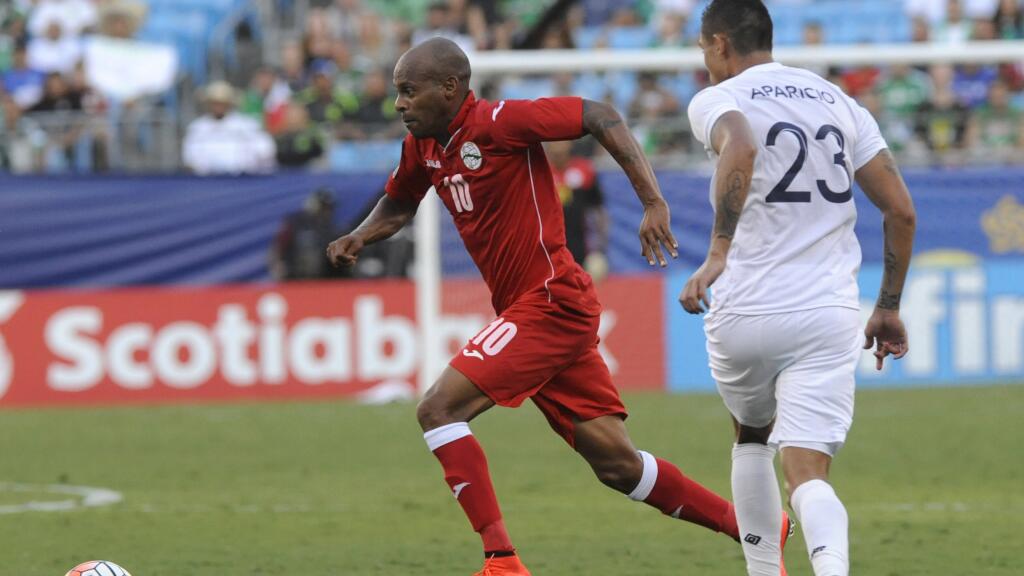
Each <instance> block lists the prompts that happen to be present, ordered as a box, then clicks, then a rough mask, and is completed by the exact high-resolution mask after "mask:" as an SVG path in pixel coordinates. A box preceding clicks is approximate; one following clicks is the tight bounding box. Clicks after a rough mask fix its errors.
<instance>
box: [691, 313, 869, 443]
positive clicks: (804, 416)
mask: <svg viewBox="0 0 1024 576" xmlns="http://www.w3.org/2000/svg"><path fill="white" fill-rule="evenodd" d="M704 333H705V334H706V335H707V348H708V358H709V359H710V364H711V374H712V376H714V378H715V381H716V383H717V384H718V392H719V394H721V395H722V399H723V400H724V401H725V405H726V407H727V408H728V409H729V412H731V413H732V415H733V417H735V418H736V420H737V421H739V423H740V424H743V425H745V426H750V427H753V428H763V427H765V426H768V425H769V424H771V422H772V420H773V419H774V420H775V428H774V429H773V431H772V435H771V438H770V440H769V444H771V445H773V446H779V445H782V446H783V447H785V446H786V445H787V444H789V445H793V446H801V445H804V446H806V445H812V446H820V445H827V446H828V447H829V450H820V451H823V452H827V453H829V455H835V451H837V450H838V449H839V447H840V446H842V444H843V442H845V441H846V433H847V432H848V431H849V430H850V424H851V423H852V422H853V392H854V371H855V370H856V367H857V360H858V358H859V357H860V352H861V348H860V343H861V337H860V312H859V311H857V310H853V309H851V308H839V307H827V308H815V309H812V310H801V311H798V312H787V313H782V314H768V315H763V316H740V315H736V314H716V315H713V316H711V317H709V318H707V319H706V320H705V323H704Z"/></svg>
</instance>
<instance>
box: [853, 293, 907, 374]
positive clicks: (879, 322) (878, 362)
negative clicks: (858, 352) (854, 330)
mask: <svg viewBox="0 0 1024 576" xmlns="http://www.w3.org/2000/svg"><path fill="white" fill-rule="evenodd" d="M871 348H874V349H875V352H874V354H875V369H876V370H881V369H882V364H883V362H884V360H885V357H886V356H888V355H889V354H892V357H893V358H894V359H896V360H899V359H900V358H903V357H904V356H906V355H907V351H909V350H910V345H909V344H908V343H907V329H906V328H905V327H904V326H903V320H900V313H899V310H886V309H883V308H875V311H874V313H873V314H871V318H870V319H869V320H868V324H867V326H865V327H864V349H865V350H870V349H871Z"/></svg>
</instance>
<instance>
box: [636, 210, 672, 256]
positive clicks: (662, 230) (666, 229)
mask: <svg viewBox="0 0 1024 576" xmlns="http://www.w3.org/2000/svg"><path fill="white" fill-rule="evenodd" d="M670 220H671V217H670V216H669V210H668V204H666V203H665V201H664V200H660V199H659V201H658V202H655V203H653V204H649V205H648V206H647V207H646V208H645V209H644V219H643V220H642V221H641V222H640V247H641V248H642V251H641V255H643V257H644V258H646V259H647V263H648V264H650V265H651V266H654V262H655V260H657V262H658V264H660V265H661V267H662V268H664V267H665V266H667V265H668V263H667V262H666V261H665V254H664V253H663V252H662V251H661V247H662V246H664V247H665V250H666V251H667V252H668V253H669V254H670V255H671V256H672V257H673V258H677V257H678V256H679V251H678V248H679V243H678V242H676V239H675V237H674V236H673V235H672V228H671V226H670V225H669V222H670Z"/></svg>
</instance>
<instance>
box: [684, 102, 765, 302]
mask: <svg viewBox="0 0 1024 576" xmlns="http://www.w3.org/2000/svg"><path fill="white" fill-rule="evenodd" d="M709 144H710V148H711V149H712V150H714V151H715V153H716V154H718V166H717V167H716V168H715V178H714V192H715V197H714V202H715V222H714V225H713V227H712V229H711V244H710V245H709V246H708V254H707V256H706V257H705V258H704V263H703V264H701V266H700V268H698V269H697V271H696V272H694V273H693V276H691V277H690V279H689V280H688V281H687V282H686V286H684V287H683V292H682V293H681V294H680V295H679V303H680V304H682V305H683V309H684V310H686V311H687V312H689V313H690V314H700V313H701V312H703V311H704V308H703V307H702V306H701V304H702V303H703V305H704V306H707V307H710V305H711V303H710V302H709V299H708V288H710V287H711V285H712V284H714V282H715V280H717V279H718V277H719V276H720V275H721V274H722V272H723V271H724V270H725V263H726V259H727V258H728V256H729V247H730V246H732V239H733V236H735V235H736V226H737V225H738V224H739V221H740V214H741V212H743V205H744V204H745V203H746V201H747V194H748V193H749V192H750V181H751V179H752V178H753V176H754V161H755V160H756V159H757V141H756V140H755V139H754V133H753V131H752V130H751V128H750V123H749V122H748V121H747V117H746V116H744V115H743V113H742V112H740V111H739V110H729V111H726V112H724V113H722V114H721V115H720V116H719V117H718V118H717V120H715V121H714V125H713V127H712V128H711V132H710V142H709Z"/></svg>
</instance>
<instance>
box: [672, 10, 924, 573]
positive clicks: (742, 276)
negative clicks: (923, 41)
mask: <svg viewBox="0 0 1024 576" xmlns="http://www.w3.org/2000/svg"><path fill="white" fill-rule="evenodd" d="M700 45H701V48H702V49H703V51H704V61H705V65H706V66H707V69H708V71H709V72H710V75H711V82H712V84H713V86H711V87H709V88H707V89H705V90H703V91H701V92H700V93H699V94H697V95H696V96H695V97H694V98H693V101H692V102H691V103H690V108H689V116H690V124H691V128H692V130H693V133H694V135H695V137H696V138H697V139H698V140H700V142H701V143H703V144H704V146H705V147H706V148H707V150H708V151H709V153H710V154H711V155H712V157H713V158H715V159H717V166H716V169H715V175H714V178H713V180H712V185H711V201H712V204H713V205H714V207H715V222H714V227H713V231H712V238H711V245H710V248H709V250H708V255H707V258H706V260H705V261H704V263H703V265H702V266H701V267H700V268H699V269H698V270H697V272H695V273H694V274H693V276H692V277H691V278H690V279H689V281H688V282H687V284H686V287H685V288H684V289H683V292H682V294H680V297H679V299H680V302H681V303H682V305H683V308H684V309H686V311H688V312H690V313H693V314H698V313H701V312H703V311H704V306H707V307H708V308H709V311H708V314H707V315H706V317H705V333H706V335H707V349H708V355H709V357H710V364H711V371H712V374H713V376H714V378H715V381H716V382H717V385H718V390H719V393H720V394H721V396H722V399H723V400H724V401H725V404H726V406H727V407H728V409H729V411H730V412H731V413H732V416H733V419H734V420H735V422H736V430H737V435H736V445H735V447H734V448H733V466H732V491H733V500H734V505H735V508H736V516H737V520H738V522H739V529H740V535H741V537H742V540H743V542H742V543H743V552H744V555H745V556H746V559H747V571H748V573H749V574H751V575H766V576H774V575H777V574H779V564H780V561H781V557H780V540H781V537H780V534H779V532H778V526H779V523H780V521H781V514H782V502H781V498H780V495H779V489H778V481H777V480H776V476H775V468H774V466H773V460H774V455H775V451H776V449H779V450H780V451H781V458H782V468H783V471H784V473H785V476H786V485H787V489H788V491H789V498H790V505H791V506H792V508H793V510H794V512H795V513H796V516H797V518H798V520H799V521H800V524H801V525H802V529H803V531H804V536H805V539H806V541H807V549H808V554H809V555H810V558H811V563H812V565H813V568H814V573H815V574H816V576H846V575H847V574H848V573H849V545H848V536H847V532H848V528H847V525H848V517H847V514H846V509H845V508H844V507H843V504H842V502H840V500H839V498H838V497H837V496H836V493H835V491H834V490H833V489H832V487H831V486H830V485H829V483H828V471H829V465H830V464H831V461H832V458H833V456H835V454H836V452H837V450H838V449H839V448H840V447H841V446H842V444H843V442H844V441H845V439H846V433H847V431H848V430H849V428H850V423H851V421H852V417H853V397H854V369H855V367H856V364H857V360H858V356H859V354H860V350H859V348H860V346H859V342H860V336H859V334H858V332H859V324H860V321H859V318H860V314H859V298H858V288H857V272H858V270H859V268H860V261H861V253H860V246H859V244H858V242H857V238H856V236H855V235H854V231H853V227H854V222H855V221H856V218H857V211H856V207H855V206H854V202H853V190H852V188H853V182H854V180H856V182H857V183H858V184H859V185H860V187H861V188H862V189H863V190H864V193H865V194H867V196H868V198H870V199H871V201H872V202H873V203H874V204H875V205H876V206H877V207H878V208H879V210H880V211H881V212H882V215H883V217H884V231H885V254H884V261H885V273H884V276H883V278H882V286H881V290H880V292H879V296H878V301H877V303H876V305H875V310H874V313H873V314H872V316H871V319H870V320H869V321H868V323H867V326H866V328H865V330H864V336H865V338H866V342H865V343H864V348H871V347H874V348H875V352H874V355H875V356H876V358H877V361H876V364H877V367H878V368H879V369H881V366H882V362H883V360H884V359H885V357H886V356H888V355H889V354H892V355H893V357H894V358H902V357H903V355H905V354H906V353H907V336H906V330H905V329H904V327H903V322H902V321H901V320H900V317H899V305H900V295H901V292H902V290H903V283H904V280H905V278H906V273H907V267H908V266H909V263H910V255H911V248H912V244H913V236H914V227H915V213H914V206H913V203H912V201H911V199H910V194H909V193H908V191H907V188H906V186H905V184H904V183H903V180H902V178H901V177H900V174H899V171H898V170H897V169H896V167H895V164H894V162H893V159H892V156H891V155H890V154H889V151H888V150H887V149H886V144H885V141H884V140H883V138H882V136H881V134H880V133H879V129H878V125H877V123H876V122H875V120H874V119H873V118H872V117H871V115H870V114H869V113H868V112H867V111H866V110H864V109H863V108H862V107H860V106H859V105H858V104H857V103H856V102H855V101H854V100H853V99H851V98H850V97H848V96H847V95H846V94H844V93H843V92H842V91H841V90H840V89H839V88H838V87H836V86H835V85H833V84H831V83H829V82H827V81H825V80H823V79H821V78H820V77H818V76H816V75H815V74H813V73H811V72H808V71H806V70H801V69H798V68H790V67H787V66H783V65H782V64H779V63H776V62H774V61H773V60H772V53H771V49H772V22H771V17H770V16H769V14H768V10H767V9H766V8H765V6H764V4H762V3H761V1H760V0H714V1H712V2H711V4H709V5H708V7H707V9H706V10H705V11H704V15H703V21H702V23H701V37H700ZM712 284H714V294H713V295H712V296H713V297H712V296H709V294H708V288H709V287H710V286H711V285H712ZM702 304H703V305H702Z"/></svg>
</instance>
